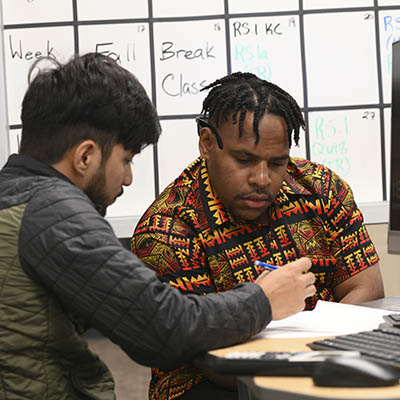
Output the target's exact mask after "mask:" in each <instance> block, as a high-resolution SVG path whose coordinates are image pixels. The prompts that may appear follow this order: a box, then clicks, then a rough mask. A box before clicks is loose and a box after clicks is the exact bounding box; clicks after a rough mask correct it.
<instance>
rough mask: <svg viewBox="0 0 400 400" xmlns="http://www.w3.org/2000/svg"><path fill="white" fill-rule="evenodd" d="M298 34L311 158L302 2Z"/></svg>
mask: <svg viewBox="0 0 400 400" xmlns="http://www.w3.org/2000/svg"><path fill="white" fill-rule="evenodd" d="M299 11H300V15H299V25H300V26H299V33H300V54H301V73H302V79H303V104H304V107H303V110H302V112H303V114H304V121H305V123H306V129H305V141H306V158H307V159H310V157H311V145H310V132H309V128H308V122H309V118H308V112H309V111H308V86H307V64H306V49H305V32H304V10H303V0H299Z"/></svg>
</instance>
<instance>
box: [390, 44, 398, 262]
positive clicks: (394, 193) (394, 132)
mask: <svg viewBox="0 0 400 400" xmlns="http://www.w3.org/2000/svg"><path fill="white" fill-rule="evenodd" d="M392 51H393V52H392V125H391V135H390V137H391V150H390V198H389V200H390V205H389V230H388V253H394V254H400V41H398V42H395V43H393V48H392Z"/></svg>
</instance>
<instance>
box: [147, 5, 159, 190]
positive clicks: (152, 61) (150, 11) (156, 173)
mask: <svg viewBox="0 0 400 400" xmlns="http://www.w3.org/2000/svg"><path fill="white" fill-rule="evenodd" d="M147 10H148V15H149V22H148V24H149V45H150V70H151V72H150V79H151V100H152V102H153V104H154V107H155V108H156V109H157V96H156V93H157V85H156V73H155V70H156V61H155V49H154V22H153V0H148V1H147ZM153 177H154V194H155V197H157V196H158V195H159V194H160V171H159V168H158V145H157V143H155V144H153Z"/></svg>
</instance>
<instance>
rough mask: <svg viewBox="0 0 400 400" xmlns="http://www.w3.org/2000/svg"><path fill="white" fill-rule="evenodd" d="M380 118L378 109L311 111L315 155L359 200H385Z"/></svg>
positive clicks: (311, 144) (311, 138) (312, 157)
mask: <svg viewBox="0 0 400 400" xmlns="http://www.w3.org/2000/svg"><path fill="white" fill-rule="evenodd" d="M379 118H380V115H379V110H378V109H364V110H346V111H319V112H311V113H310V121H309V127H310V146H311V159H312V160H315V161H317V162H319V163H321V164H324V165H326V166H327V167H329V168H331V169H332V170H333V171H335V172H336V173H337V174H338V175H339V176H340V177H342V178H343V179H344V180H345V181H347V182H348V183H349V184H350V186H351V188H352V190H353V194H354V198H355V200H356V202H357V203H366V202H368V201H373V202H379V201H383V193H382V170H381V165H380V160H381V157H380V150H381V146H380V137H379V136H378V135H376V134H375V133H376V131H377V130H379V121H380V119H379ZM359 132H362V137H360V135H358V134H357V133H359ZM371 188H374V189H371Z"/></svg>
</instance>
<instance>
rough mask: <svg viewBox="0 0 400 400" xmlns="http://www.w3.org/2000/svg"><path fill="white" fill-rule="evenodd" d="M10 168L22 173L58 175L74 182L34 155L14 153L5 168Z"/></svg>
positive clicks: (57, 176)
mask: <svg viewBox="0 0 400 400" xmlns="http://www.w3.org/2000/svg"><path fill="white" fill-rule="evenodd" d="M8 168H12V169H17V170H19V174H20V175H39V176H48V177H56V178H60V179H63V180H65V181H67V182H69V183H71V184H73V183H72V181H71V180H70V179H69V178H67V177H66V176H65V175H64V174H62V173H61V172H59V171H57V170H56V169H55V168H53V167H52V166H51V165H49V164H45V163H42V162H41V161H38V160H36V159H34V158H32V157H28V156H23V155H21V154H12V155H11V156H10V157H9V158H8V161H7V163H6V164H5V165H4V169H8Z"/></svg>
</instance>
